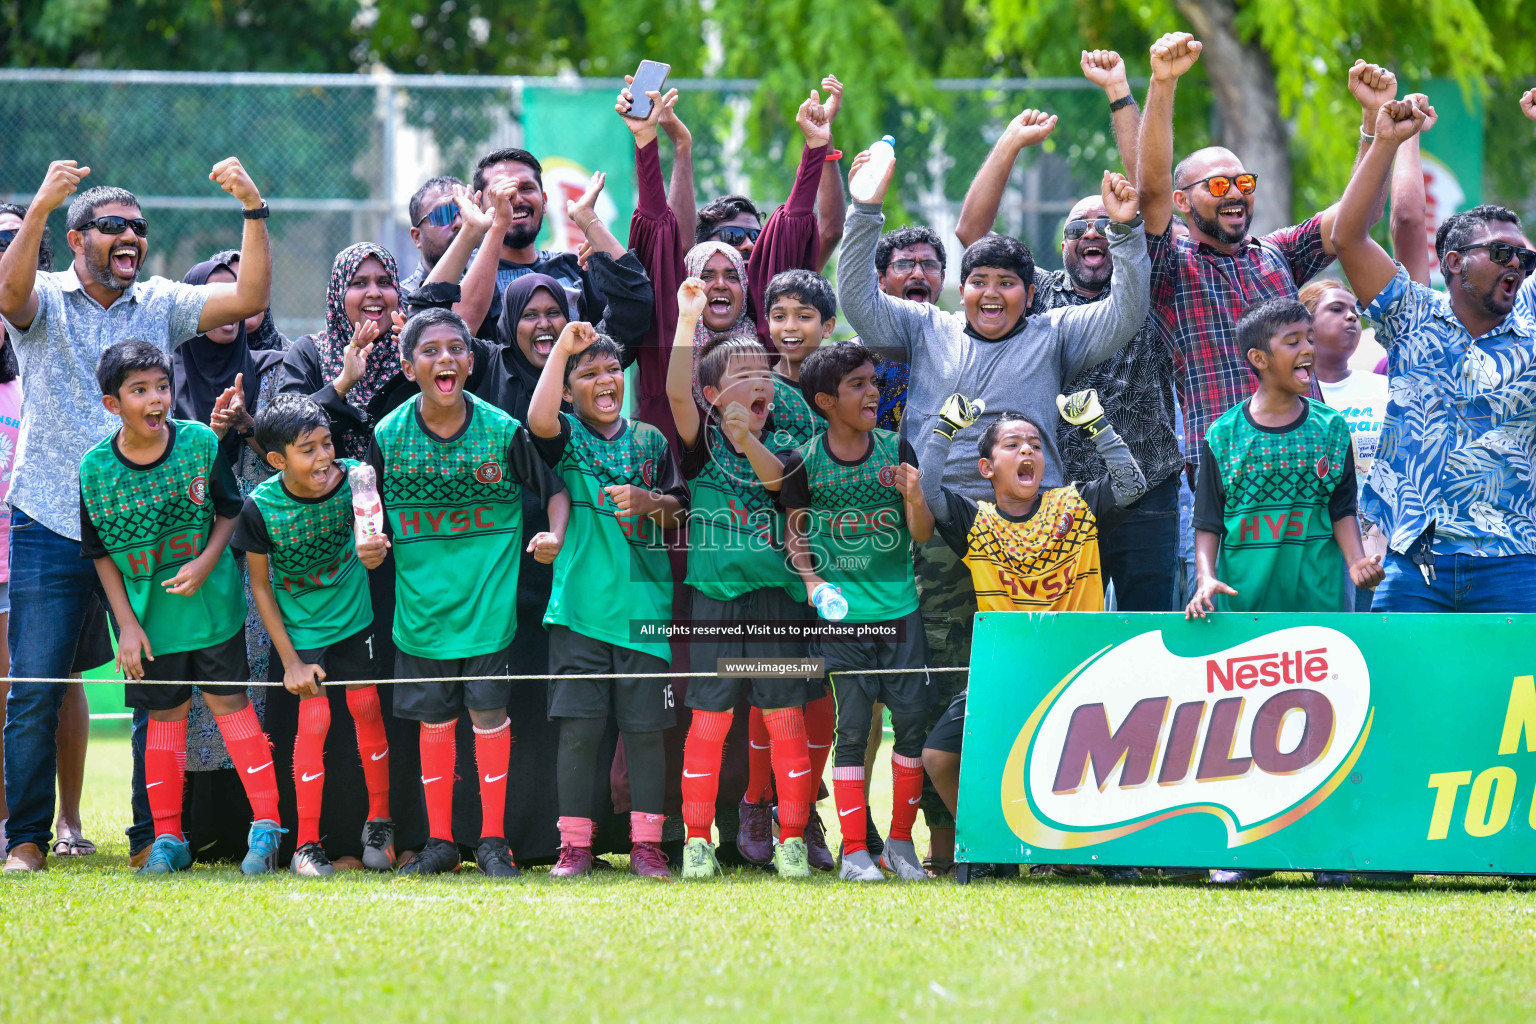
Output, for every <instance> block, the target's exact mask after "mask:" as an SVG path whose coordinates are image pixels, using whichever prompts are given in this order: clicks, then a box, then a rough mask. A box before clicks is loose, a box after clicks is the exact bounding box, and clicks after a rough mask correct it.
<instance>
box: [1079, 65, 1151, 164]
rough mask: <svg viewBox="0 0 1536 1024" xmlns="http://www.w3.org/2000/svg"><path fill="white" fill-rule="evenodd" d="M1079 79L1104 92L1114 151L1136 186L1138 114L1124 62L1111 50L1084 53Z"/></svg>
mask: <svg viewBox="0 0 1536 1024" xmlns="http://www.w3.org/2000/svg"><path fill="white" fill-rule="evenodd" d="M1079 63H1080V64H1081V66H1082V69H1083V77H1084V78H1086V79H1088V81H1090V82H1092V83H1093V84H1094V85H1096V86H1098V87H1099V88H1100V89H1103V90H1104V97H1105V98H1106V99H1108V100H1109V120H1110V124H1111V125H1112V126H1113V127H1114V129H1115V148H1116V149H1118V150H1119V151H1120V162H1121V163H1122V164H1123V165H1125V176H1126V177H1127V178H1129V179H1130V181H1131V184H1132V185H1134V184H1136V152H1137V144H1138V143H1139V141H1140V140H1139V139H1138V138H1137V136H1138V135H1140V133H1141V111H1140V110H1138V109H1137V108H1136V97H1134V96H1132V95H1131V86H1130V83H1129V82H1128V81H1127V80H1126V77H1125V61H1123V60H1121V59H1120V55H1119V54H1118V53H1116V52H1115V51H1114V50H1084V51H1083V56H1082V59H1081V61H1080V62H1079Z"/></svg>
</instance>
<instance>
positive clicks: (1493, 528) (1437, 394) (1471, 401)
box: [1333, 101, 1536, 612]
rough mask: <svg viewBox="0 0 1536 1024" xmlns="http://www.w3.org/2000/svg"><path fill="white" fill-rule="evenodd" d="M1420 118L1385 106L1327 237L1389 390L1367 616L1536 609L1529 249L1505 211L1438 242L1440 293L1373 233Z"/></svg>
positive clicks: (1373, 495)
mask: <svg viewBox="0 0 1536 1024" xmlns="http://www.w3.org/2000/svg"><path fill="white" fill-rule="evenodd" d="M1429 113H1431V111H1429V110H1426V109H1425V108H1423V107H1420V106H1419V105H1418V104H1416V103H1413V102H1409V101H1403V102H1394V103H1389V104H1387V105H1385V106H1384V107H1383V108H1382V109H1381V112H1380V113H1379V114H1378V116H1377V119H1376V124H1375V126H1374V130H1373V131H1372V133H1371V134H1373V135H1374V136H1375V138H1374V140H1373V141H1372V143H1371V146H1370V149H1369V150H1368V151H1367V152H1366V155H1365V159H1364V160H1363V161H1361V163H1360V165H1359V166H1358V167H1357V168H1356V169H1355V174H1354V177H1353V178H1351V179H1350V182H1349V187H1348V188H1347V189H1346V190H1345V192H1344V199H1343V202H1342V203H1341V205H1340V209H1339V217H1338V223H1337V224H1336V225H1335V226H1334V230H1333V242H1334V245H1335V246H1337V247H1338V252H1339V261H1340V262H1341V263H1342V264H1343V265H1344V272H1345V273H1346V274H1348V275H1349V281H1350V284H1351V285H1353V286H1354V289H1355V295H1356V296H1357V297H1358V298H1359V300H1360V301H1361V302H1364V303H1368V307H1367V309H1366V313H1365V315H1366V316H1367V317H1368V318H1369V319H1370V320H1372V321H1373V322H1375V323H1376V324H1377V325H1378V326H1377V328H1376V338H1377V340H1378V341H1380V342H1381V343H1382V345H1384V346H1385V347H1386V350H1387V362H1388V369H1389V377H1390V380H1391V391H1390V394H1389V397H1388V401H1387V415H1386V422H1385V423H1384V424H1383V426H1382V431H1381V440H1380V442H1379V444H1378V446H1377V458H1376V462H1375V463H1374V464H1373V465H1372V467H1371V471H1370V473H1369V474H1368V475H1367V477H1366V483H1365V491H1364V494H1363V495H1362V497H1361V512H1362V513H1363V514H1364V515H1365V517H1366V518H1368V519H1370V520H1371V521H1372V522H1375V523H1377V524H1379V525H1380V526H1381V529H1382V532H1383V533H1385V534H1386V535H1387V547H1388V551H1387V557H1386V571H1387V578H1386V580H1385V581H1384V582H1383V583H1382V584H1381V586H1379V587H1378V588H1377V590H1376V595H1375V600H1374V601H1373V603H1372V605H1371V610H1372V611H1378V612H1379V611H1404V612H1530V611H1536V491H1533V489H1532V487H1531V480H1530V467H1531V466H1532V465H1533V464H1536V440H1533V439H1536V402H1532V400H1531V396H1532V395H1533V394H1536V285H1533V284H1532V283H1531V276H1532V272H1533V271H1536V250H1533V249H1532V248H1531V244H1530V242H1528V241H1527V240H1526V237H1525V235H1524V233H1523V232H1522V230H1521V226H1520V218H1519V216H1517V215H1516V214H1515V213H1514V212H1513V211H1511V210H1507V209H1505V208H1504V207H1502V206H1477V207H1474V208H1473V209H1471V210H1467V211H1465V212H1463V213H1457V214H1453V215H1452V216H1450V217H1448V218H1446V220H1445V223H1443V224H1442V225H1441V226H1440V230H1439V231H1438V232H1437V233H1436V235H1435V252H1436V254H1437V255H1438V257H1439V259H1440V272H1441V274H1442V275H1444V277H1445V284H1446V290H1445V293H1444V294H1439V293H1437V292H1434V291H1432V290H1430V289H1429V288H1428V287H1426V286H1425V285H1422V284H1419V283H1416V282H1414V281H1412V280H1410V279H1409V276H1408V272H1407V271H1406V270H1404V269H1403V267H1402V266H1400V265H1398V264H1397V263H1395V262H1393V260H1392V258H1391V257H1390V256H1388V255H1387V253H1386V251H1385V250H1383V249H1382V248H1381V246H1380V245H1378V244H1377V243H1376V242H1375V241H1374V240H1373V239H1372V238H1371V237H1370V233H1369V232H1370V213H1371V207H1372V204H1373V202H1374V199H1375V195H1376V192H1377V191H1378V190H1379V189H1380V188H1381V187H1382V186H1383V185H1384V184H1385V183H1386V181H1387V177H1388V175H1389V174H1391V172H1392V161H1393V157H1394V156H1395V155H1396V153H1397V149H1398V147H1399V146H1401V145H1402V144H1403V143H1404V142H1406V141H1407V140H1409V139H1411V138H1413V137H1414V136H1415V135H1416V134H1417V133H1418V132H1419V131H1420V130H1422V128H1423V125H1424V123H1425V120H1426V116H1427V115H1428V114H1429Z"/></svg>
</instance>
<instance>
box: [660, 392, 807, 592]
mask: <svg viewBox="0 0 1536 1024" xmlns="http://www.w3.org/2000/svg"><path fill="white" fill-rule="evenodd" d="M777 422H778V421H777V413H775V417H774V419H773V420H772V421H770V423H769V425H768V429H767V430H766V431H764V434H763V444H764V446H765V447H767V448H768V450H769V451H771V452H773V453H774V454H776V455H778V456H779V457H780V459H782V458H784V456H786V455H787V454H788V453H789V452H790V451H793V450H794V447H795V446H794V445H790V444H785V443H780V442H779V441H778V440H777V439H778V438H779V437H781V436H782V435H780V434H779V432H778V431H777V430H775V429H774V427H775V424H776V423H777ZM682 463H683V476H684V477H686V478H687V479H688V481H689V487H690V489H691V490H692V492H693V494H692V498H691V501H690V506H689V509H688V583H689V584H690V585H691V586H693V587H695V588H696V589H697V590H699V592H700V593H702V594H704V596H706V597H712V598H714V599H715V600H716V601H730V600H733V599H735V598H738V597H740V596H741V595H743V594H748V593H751V592H752V591H754V590H762V589H764V588H767V587H780V588H782V589H783V590H784V592H785V593H787V594H789V595H790V597H792V598H794V599H795V600H796V601H799V600H802V599H804V597H805V588H804V587H803V586H802V585H801V583H800V577H799V576H798V575H796V573H795V571H794V570H793V569H791V568H790V567H789V560H788V555H787V554H786V553H785V551H784V516H783V513H781V512H780V511H779V507H778V502H777V500H776V496H775V495H774V494H773V492H771V491H769V490H768V488H766V487H764V486H763V483H762V481H761V480H759V479H758V478H757V472H756V471H755V470H754V469H753V468H752V463H751V462H750V461H749V460H748V459H747V457H746V456H745V455H743V454H741V453H740V452H737V451H736V450H735V449H733V448H732V447H731V444H730V442H729V441H727V440H726V438H725V433H724V431H722V430H721V429H720V427H719V426H717V425H715V424H712V423H710V424H703V425H701V428H700V430H699V435H698V437H697V438H695V440H694V445H693V447H692V448H684V449H683V451H682Z"/></svg>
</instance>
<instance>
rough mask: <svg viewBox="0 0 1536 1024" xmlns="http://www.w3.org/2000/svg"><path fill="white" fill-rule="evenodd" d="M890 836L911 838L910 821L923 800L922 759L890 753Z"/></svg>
mask: <svg viewBox="0 0 1536 1024" xmlns="http://www.w3.org/2000/svg"><path fill="white" fill-rule="evenodd" d="M891 791H892V792H891V836H890V837H891V838H892V839H908V840H910V839H911V838H912V823H913V822H915V821H917V807H918V804H921V803H922V802H923V759H922V758H920V757H902V756H901V755H900V754H892V755H891Z"/></svg>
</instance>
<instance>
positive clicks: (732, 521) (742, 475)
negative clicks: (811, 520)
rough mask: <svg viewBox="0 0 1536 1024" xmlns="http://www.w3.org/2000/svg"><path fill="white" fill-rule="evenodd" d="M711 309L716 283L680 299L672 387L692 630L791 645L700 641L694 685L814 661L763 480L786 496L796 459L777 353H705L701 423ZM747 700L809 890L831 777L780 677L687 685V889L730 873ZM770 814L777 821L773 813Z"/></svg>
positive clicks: (789, 868)
mask: <svg viewBox="0 0 1536 1024" xmlns="http://www.w3.org/2000/svg"><path fill="white" fill-rule="evenodd" d="M780 276H781V277H782V276H783V275H780ZM775 280H777V278H775ZM704 304H705V290H704V282H703V281H701V280H699V279H698V278H693V277H690V278H688V279H687V280H686V281H684V282H683V283H682V286H681V287H680V288H679V289H678V292H677V307H678V314H677V315H678V319H677V335H676V338H675V339H674V341H673V345H672V358H671V363H670V365H669V369H668V374H667V397H668V399H669V400H670V401H671V405H672V418H673V421H674V422H675V423H676V424H677V439H678V443H679V446H680V449H681V453H680V454H681V459H682V470H683V476H684V477H685V478H687V479H689V480H690V481H691V482H692V483H691V486H692V492H693V493H692V500H691V506H690V508H689V511H688V583H689V585H690V586H691V587H692V588H693V593H692V598H691V606H692V608H691V616H690V617H691V619H692V622H693V625H694V627H695V629H700V628H710V627H713V628H725V629H729V628H732V627H734V628H737V629H740V628H742V627H743V625H744V624H753V625H756V626H760V627H762V628H764V629H767V630H770V631H779V632H771V633H770V634H769V635H767V636H751V635H745V634H742V633H731V634H729V635H724V636H721V637H719V638H718V639H717V638H715V637H713V636H696V637H694V638H693V639H692V640H691V642H690V643H689V645H688V647H689V656H690V663H691V665H692V667H693V671H695V672H701V671H714V670H715V668H716V665H717V663H718V662H719V660H720V659H722V658H742V657H752V658H792V657H796V656H803V655H804V653H805V641H804V639H803V638H802V637H801V636H799V635H790V633H789V632H788V631H789V630H791V629H793V628H794V627H795V626H796V625H797V624H799V623H802V622H803V621H804V620H805V619H806V618H807V615H806V607H805V604H804V602H803V601H802V600H801V598H802V596H803V590H802V587H801V585H800V580H799V577H797V576H796V575H794V574H793V573H792V572H791V571H790V570H789V567H788V565H787V564H786V562H785V558H784V552H783V548H782V544H781V543H779V542H778V540H777V538H778V537H779V536H780V530H779V523H780V521H781V517H780V515H779V512H778V509H777V508H776V507H775V502H774V494H773V492H772V491H770V490H769V488H768V487H766V486H765V485H764V483H763V481H762V479H760V477H763V478H767V479H771V480H773V481H775V483H777V480H778V477H779V474H780V472H781V471H782V469H781V466H782V463H781V462H780V461H779V459H780V457H779V455H778V454H776V452H786V453H787V452H788V451H789V450H790V449H791V448H792V447H793V446H792V445H791V444H790V443H789V440H788V438H787V437H783V436H782V435H781V434H780V432H779V431H777V430H776V429H775V421H774V420H772V419H770V409H773V410H777V408H778V404H777V403H775V402H774V377H773V374H772V372H771V371H770V370H769V369H768V352H767V350H765V349H764V348H763V346H762V345H761V344H759V342H758V340H757V339H756V338H737V337H726V338H723V339H720V340H718V341H715V342H714V343H713V344H712V345H711V346H710V347H708V348H706V349H705V350H704V351H703V352H702V353H700V354H699V355H698V373H697V376H698V385H699V390H700V392H701V393H702V395H703V397H704V400H705V401H706V402H707V403H709V409H708V412H707V414H706V415H704V416H701V415H700V411H699V407H698V405H697V404H695V400H694V389H693V385H694V370H693V366H694V351H693V348H694V345H693V342H694V331H695V328H696V327H697V325H698V322H699V318H700V317H702V316H703V315H704ZM818 340H819V339H818ZM775 489H776V488H775ZM743 688H745V689H746V692H747V695H748V698H749V699H750V700H751V702H752V704H753V707H754V708H755V709H757V710H759V712H760V713H761V714H762V715H763V717H764V722H765V726H766V733H767V738H766V741H765V743H764V744H763V745H764V746H768V747H769V748H770V750H771V752H772V763H773V765H774V766H775V767H777V768H778V770H779V777H778V783H779V786H778V789H779V824H780V843H779V845H778V846H777V847H774V848H772V849H770V851H769V856H770V857H771V858H772V859H773V861H774V866H775V867H776V869H777V870H778V872H779V876H780V877H782V878H805V877H807V876H809V874H810V864H809V859H808V857H809V855H808V852H807V847H806V840H805V829H806V823H807V820H808V817H809V812H810V803H811V800H812V798H813V797H814V796H815V792H816V788H815V787H816V781H815V780H816V779H817V778H819V777H820V776H819V774H817V775H814V776H813V765H812V763H811V759H810V751H809V749H808V747H807V746H806V732H805V713H804V711H803V710H802V708H803V706H804V705H805V702H806V701H807V700H808V699H810V698H811V697H813V696H815V695H814V694H812V693H810V692H809V687H808V686H807V681H806V680H805V679H797V678H785V677H782V676H763V677H759V678H753V679H750V680H749V679H744V678H741V677H715V678H698V679H693V680H691V681H690V682H689V684H688V693H687V697H686V701H687V704H688V706H689V707H690V708H692V709H693V719H692V721H691V722H690V723H689V726H688V740H687V743H686V744H685V746H684V748H683V778H682V790H683V822H684V824H685V825H687V828H688V842H687V845H686V846H684V848H683V877H684V878H710V877H713V876H714V875H717V874H719V873H720V865H719V863H718V861H717V860H716V858H715V851H714V847H713V846H712V845H711V844H710V838H711V827H712V825H713V823H714V816H715V801H716V799H717V797H718V796H719V790H720V767H721V760H722V758H723V756H724V752H725V738H726V734H727V733H729V732H730V729H731V723H732V720H733V718H734V712H735V708H736V704H737V702H738V701H739V700H740V699H741V695H742V692H743ZM753 803H754V804H755V803H757V801H754V802H753ZM744 810H750V811H756V810H758V808H757V807H756V806H752V807H749V808H744ZM761 811H762V813H763V814H764V815H765V816H766V815H768V814H771V807H770V806H769V805H768V803H767V801H766V800H764V801H761ZM767 825H768V827H767V828H766V829H765V830H763V831H764V832H765V834H766V837H767V838H768V839H769V841H770V842H769V845H770V846H771V840H772V835H773V830H772V822H771V820H769V821H768V822H767ZM739 838H740V837H739V836H738V839H739ZM747 852H748V851H746V850H743V853H744V854H745V853H747ZM748 859H753V858H751V857H750V856H749V858H748Z"/></svg>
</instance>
